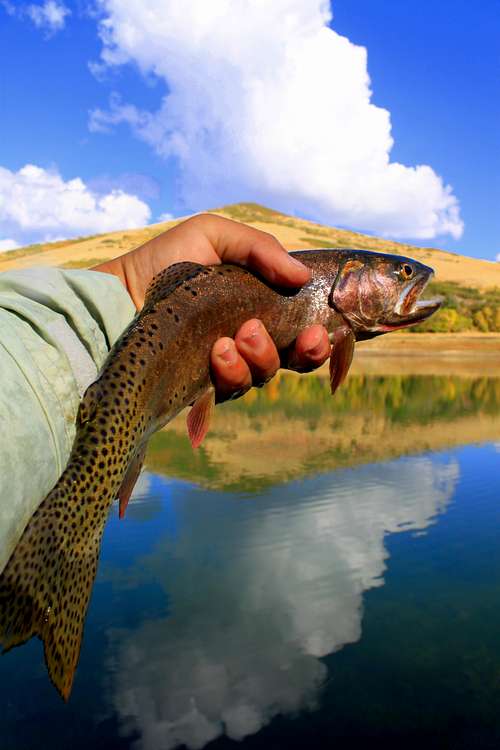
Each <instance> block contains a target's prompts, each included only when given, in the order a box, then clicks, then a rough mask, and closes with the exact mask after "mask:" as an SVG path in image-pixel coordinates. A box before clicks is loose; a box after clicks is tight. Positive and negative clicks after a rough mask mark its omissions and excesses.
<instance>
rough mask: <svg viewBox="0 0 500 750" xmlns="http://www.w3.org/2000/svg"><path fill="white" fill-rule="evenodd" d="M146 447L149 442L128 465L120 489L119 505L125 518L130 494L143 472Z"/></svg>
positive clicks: (122, 516) (121, 514) (120, 514)
mask: <svg viewBox="0 0 500 750" xmlns="http://www.w3.org/2000/svg"><path fill="white" fill-rule="evenodd" d="M146 448H147V443H145V444H144V445H142V446H141V447H140V448H139V449H138V450H137V453H136V454H135V456H134V457H133V459H132V460H131V462H130V463H129V465H128V469H127V471H126V472H125V476H124V477H123V482H122V484H121V487H120V489H119V490H118V497H119V499H120V506H119V511H118V514H119V517H120V518H124V517H125V511H126V510H127V505H128V501H129V500H130V495H131V494H132V491H133V489H134V487H135V485H136V482H137V480H138V479H139V474H140V473H141V469H142V465H143V464H144V457H145V455H146Z"/></svg>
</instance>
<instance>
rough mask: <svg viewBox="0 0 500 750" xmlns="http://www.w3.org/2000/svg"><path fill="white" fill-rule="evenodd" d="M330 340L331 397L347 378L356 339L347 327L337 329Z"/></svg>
mask: <svg viewBox="0 0 500 750" xmlns="http://www.w3.org/2000/svg"><path fill="white" fill-rule="evenodd" d="M331 338H332V344H333V346H332V351H331V354H330V387H331V391H332V396H333V394H334V393H335V391H336V390H337V388H338V387H339V386H341V385H342V383H343V382H344V380H345V379H346V377H347V373H348V372H349V368H350V366H351V362H352V358H353V355H354V344H355V342H356V339H355V337H354V334H353V332H352V331H351V329H350V328H349V327H348V326H342V327H341V328H337V329H336V330H335V331H334V332H333V334H332V336H331Z"/></svg>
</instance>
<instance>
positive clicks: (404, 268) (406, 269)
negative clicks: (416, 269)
mask: <svg viewBox="0 0 500 750" xmlns="http://www.w3.org/2000/svg"><path fill="white" fill-rule="evenodd" d="M399 273H400V274H401V276H402V277H403V279H411V277H412V276H413V267H412V266H410V264H409V263H402V264H401V266H400V268H399Z"/></svg>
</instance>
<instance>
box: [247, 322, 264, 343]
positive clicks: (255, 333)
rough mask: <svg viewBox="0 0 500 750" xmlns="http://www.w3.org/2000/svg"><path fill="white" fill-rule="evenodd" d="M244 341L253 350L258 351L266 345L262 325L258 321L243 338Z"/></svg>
mask: <svg viewBox="0 0 500 750" xmlns="http://www.w3.org/2000/svg"><path fill="white" fill-rule="evenodd" d="M243 341H244V342H245V343H246V344H249V345H250V346H251V347H252V348H253V349H258V348H260V347H261V346H262V344H263V343H264V337H263V335H262V324H261V323H259V322H258V321H255V323H252V325H251V326H250V327H249V328H248V330H247V331H246V332H245V335H244V336H243Z"/></svg>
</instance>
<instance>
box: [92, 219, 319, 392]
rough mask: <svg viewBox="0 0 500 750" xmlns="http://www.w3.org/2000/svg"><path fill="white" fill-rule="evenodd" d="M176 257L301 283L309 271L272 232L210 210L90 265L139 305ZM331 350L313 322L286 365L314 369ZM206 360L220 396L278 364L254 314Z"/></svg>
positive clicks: (269, 374)
mask: <svg viewBox="0 0 500 750" xmlns="http://www.w3.org/2000/svg"><path fill="white" fill-rule="evenodd" d="M180 261H193V262H195V263H202V264H204V265H215V264H217V263H221V262H224V263H235V264H236V265H240V266H247V267H248V268H252V269H253V270H256V271H258V272H259V273H261V274H262V275H263V276H264V277H265V278H266V279H267V280H268V281H270V282H271V283H272V284H276V285H279V286H288V287H299V286H302V285H303V284H305V283H306V282H307V281H308V279H309V276H310V273H309V269H307V268H306V267H305V266H304V265H302V263H300V262H299V261H298V260H296V259H295V258H293V257H291V256H289V255H288V253H287V251H286V250H285V249H284V248H283V246H282V245H281V244H280V243H279V242H278V240H277V239H276V238H275V237H273V236H272V235H270V234H267V233H266V232H261V231H259V230H258V229H253V228H252V227H248V226H246V225H245V224H240V223H239V222H236V221H231V220H230V219H224V218H222V217H221V216H215V215H213V214H200V215H198V216H194V217H192V218H191V219H187V220H186V221H184V222H182V223H181V224H178V225H177V226H175V227H173V228H172V229H169V230H168V231H166V232H164V233H163V234H160V235H158V237H155V238H154V239H152V240H149V242H146V243H145V244H144V245H142V246H141V247H138V248H136V249H135V250H132V251H131V252H129V253H126V254H125V255H122V256H120V257H119V258H115V259H114V260H111V261H108V262H106V263H102V264H100V265H98V266H95V267H94V269H93V270H94V271H101V272H104V273H111V274H114V275H115V276H118V278H120V279H121V281H122V282H123V284H124V285H125V287H126V288H127V290H128V292H129V294H130V296H131V297H132V300H133V301H134V304H135V306H136V307H137V309H139V310H140V309H141V307H142V306H143V304H144V297H145V293H146V289H147V287H148V286H149V283H150V282H151V280H152V279H153V277H154V276H156V274H158V273H159V272H160V271H162V270H163V269H164V268H166V267H167V266H171V265H172V264H173V263H178V262H180ZM329 353H330V343H329V341H328V334H327V332H326V329H325V328H323V326H319V325H316V326H311V327H309V328H306V329H304V330H303V331H302V332H301V333H300V334H299V336H298V337H297V339H296V342H295V349H294V351H293V352H292V353H291V356H290V359H289V362H290V367H292V368H293V369H297V370H311V369H314V368H315V367H319V365H321V364H323V362H324V361H325V360H326V358H327V357H328V355H329ZM210 362H211V367H212V373H213V378H214V381H215V382H214V385H215V387H216V391H217V399H218V401H224V400H226V399H228V398H230V397H231V396H233V395H234V394H235V393H239V392H245V391H247V390H248V389H249V388H250V387H251V386H252V385H259V384H261V383H263V382H266V381H267V380H269V379H270V378H272V377H273V375H274V374H275V373H276V371H277V370H278V368H279V366H280V359H279V355H278V352H277V350H276V347H275V345H274V342H273V340H272V339H271V337H270V336H269V334H268V332H267V331H266V329H265V327H264V326H263V324H262V323H261V322H260V321H259V320H257V319H253V320H248V321H246V323H244V324H243V325H242V326H241V328H240V329H239V331H238V332H237V333H236V335H235V337H234V339H231V338H227V337H224V338H221V339H219V340H218V341H216V342H215V344H214V346H213V348H212V352H211V358H210Z"/></svg>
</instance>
